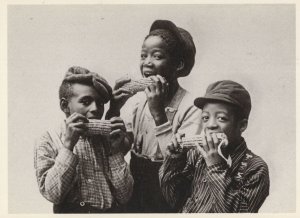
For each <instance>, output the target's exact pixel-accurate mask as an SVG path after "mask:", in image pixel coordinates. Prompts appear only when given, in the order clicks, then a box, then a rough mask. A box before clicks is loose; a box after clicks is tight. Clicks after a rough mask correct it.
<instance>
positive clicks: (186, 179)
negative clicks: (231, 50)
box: [159, 80, 269, 213]
mask: <svg viewBox="0 0 300 218" xmlns="http://www.w3.org/2000/svg"><path fill="white" fill-rule="evenodd" d="M194 104H195V105H196V106H197V107H199V108H201V109H202V115H201V120H202V126H203V141H202V143H201V144H200V143H197V142H196V143H195V148H193V149H183V148H182V147H181V142H182V137H183V134H177V135H176V137H174V138H173V140H172V144H171V145H170V146H169V154H168V156H167V158H166V159H165V161H164V163H163V165H162V167H161V168H160V175H159V177H160V182H161V188H162V192H163V195H164V197H165V199H166V200H167V202H168V203H169V204H170V205H172V206H173V207H175V208H177V209H179V211H180V212H183V213H242V212H247V213H249V212H258V210H259V208H260V207H261V205H262V204H263V202H264V201H265V199H266V197H267V196H268V195H269V172H268V166H267V164H266V163H265V162H264V161H263V160H262V158H260V157H259V156H257V155H255V154H254V153H252V152H251V151H250V150H249V149H248V148H247V145H246V142H245V140H244V138H243V137H242V133H243V132H244V131H245V130H246V128H247V125H248V118H249V114H250V110H251V100H250V95H249V93H248V91H247V90H246V89H245V88H244V87H243V86H241V85H240V84H238V83H236V82H233V81H229V80H223V81H218V82H215V83H213V84H211V85H210V86H209V87H208V88H207V91H206V94H205V96H204V97H200V98H197V99H195V101H194ZM217 133H225V135H226V136H227V140H228V145H227V146H224V147H223V146H222V149H221V150H220V148H219V149H218V145H219V140H218V139H217V135H216V134H217ZM218 150H219V151H218Z"/></svg>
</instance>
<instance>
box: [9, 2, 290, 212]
mask: <svg viewBox="0 0 300 218" xmlns="http://www.w3.org/2000/svg"><path fill="white" fill-rule="evenodd" d="M156 19H169V20H171V21H173V22H174V23H175V24H176V25H178V26H180V27H183V28H185V29H187V30H188V31H189V32H190V33H191V35H192V36H193V38H194V42H195V45H196V48H197V55H196V63H195V66H194V68H193V71H192V72H191V74H190V75H189V76H188V77H186V78H182V79H180V80H179V82H180V84H181V85H182V86H183V87H184V88H186V89H188V90H189V91H191V92H192V93H193V94H194V95H195V96H200V95H203V94H204V92H205V89H206V87H207V86H208V85H209V84H210V83H212V82H214V81H217V80H221V79H232V80H235V81H237V82H240V83H241V84H243V85H244V86H245V87H246V88H247V89H248V90H249V92H250V94H251V96H252V104H253V109H252V111H251V114H250V121H249V126H248V129H247V130H246V132H245V134H244V136H245V138H246V141H247V143H248V147H249V148H250V149H251V150H252V151H253V152H254V153H256V154H258V155H260V156H261V157H262V158H263V159H264V160H265V161H266V162H267V164H268V165H269V170H270V179H271V188H270V196H269V197H268V198H267V200H266V201H265V203H264V205H263V206H262V208H261V210H260V212H283V213H286V212H295V202H296V179H295V178H296V167H295V165H296V161H295V156H296V154H295V152H296V144H295V139H296V135H295V128H296V124H295V118H296V113H295V109H296V106H295V98H296V93H295V92H296V89H295V79H296V77H295V6H294V5H143V6H141V5H123V6H121V5H110V6H108V5H90V6H83V5H80V6H53V5H52V6H32V5H28V6H9V7H8V125H9V126H8V145H9V146H8V161H9V162H8V185H9V187H8V188H9V189H8V195H9V199H8V200H9V202H8V203H9V204H8V209H9V213H52V204H51V203H50V202H48V201H47V200H46V199H44V198H43V197H42V196H41V195H40V193H39V191H38V187H37V182H36V178H35V173H34V168H33V146H34V142H35V139H36V138H37V137H38V136H39V135H40V134H41V132H43V131H44V130H45V129H46V128H47V127H48V126H50V125H53V124H56V123H57V122H60V121H61V120H62V119H63V118H64V116H63V114H62V112H61V111H60V109H59V101H58V88H59V85H60V82H61V80H62V77H63V75H64V73H65V72H66V71H67V69H68V68H69V67H70V66H73V65H77V66H82V67H86V68H87V69H89V70H91V71H95V72H98V73H100V74H101V75H102V76H104V77H105V78H106V79H107V80H108V81H109V83H110V84H111V85H113V84H114V81H115V80H116V79H117V78H119V77H121V76H124V75H126V74H129V75H132V76H139V68H138V64H139V57H140V50H141V45H142V42H143V39H144V37H145V36H146V34H147V33H148V31H149V28H150V25H151V24H152V22H153V21H154V20H156ZM141 94H143V93H141ZM137 98H138V97H137V96H136V97H134V98H132V99H130V101H129V102H128V104H127V105H126V107H125V108H124V109H123V111H122V116H123V117H124V118H125V119H129V117H130V111H131V107H132V105H133V104H134V102H136V101H137Z"/></svg>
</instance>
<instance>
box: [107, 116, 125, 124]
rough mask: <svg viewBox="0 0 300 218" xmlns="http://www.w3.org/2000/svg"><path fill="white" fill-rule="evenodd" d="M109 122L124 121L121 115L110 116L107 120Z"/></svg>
mask: <svg viewBox="0 0 300 218" xmlns="http://www.w3.org/2000/svg"><path fill="white" fill-rule="evenodd" d="M109 121H110V122H111V123H124V121H123V119H122V118H121V117H112V118H110V120H109Z"/></svg>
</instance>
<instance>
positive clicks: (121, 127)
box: [111, 123, 126, 132]
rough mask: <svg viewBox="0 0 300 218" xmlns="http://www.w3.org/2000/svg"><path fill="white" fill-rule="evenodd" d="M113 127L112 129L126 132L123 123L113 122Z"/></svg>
mask: <svg viewBox="0 0 300 218" xmlns="http://www.w3.org/2000/svg"><path fill="white" fill-rule="evenodd" d="M111 129H112V130H117V129H119V130H122V131H124V132H126V127H125V125H124V124H123V123H114V124H111Z"/></svg>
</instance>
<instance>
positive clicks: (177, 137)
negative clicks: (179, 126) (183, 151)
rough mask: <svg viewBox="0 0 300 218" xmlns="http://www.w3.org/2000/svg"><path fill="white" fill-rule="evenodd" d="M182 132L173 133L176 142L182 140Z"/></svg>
mask: <svg viewBox="0 0 300 218" xmlns="http://www.w3.org/2000/svg"><path fill="white" fill-rule="evenodd" d="M184 135H185V134H184V133H176V134H175V138H176V140H177V142H178V143H181V142H182V138H183V137H184Z"/></svg>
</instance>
